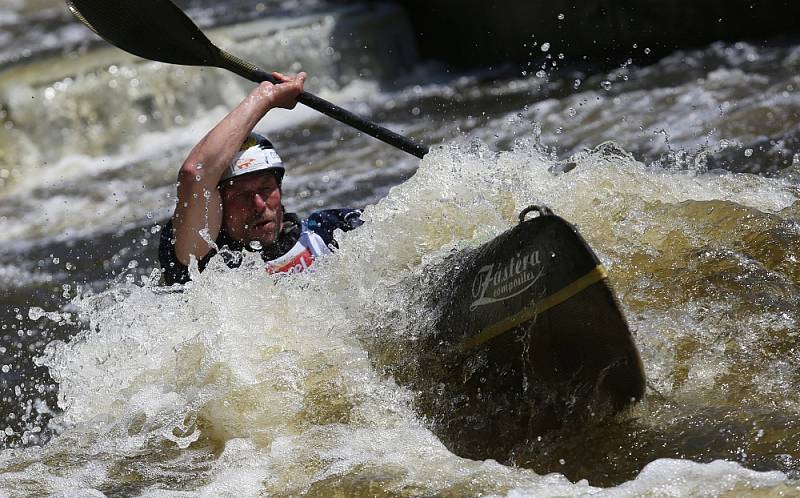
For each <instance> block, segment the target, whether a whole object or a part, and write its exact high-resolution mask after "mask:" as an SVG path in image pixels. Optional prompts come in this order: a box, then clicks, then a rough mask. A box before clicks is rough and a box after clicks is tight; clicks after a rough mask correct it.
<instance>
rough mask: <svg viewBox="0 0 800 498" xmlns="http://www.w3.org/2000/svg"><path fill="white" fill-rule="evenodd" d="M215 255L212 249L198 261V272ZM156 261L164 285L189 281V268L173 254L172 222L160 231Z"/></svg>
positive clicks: (173, 235) (173, 230) (173, 231)
mask: <svg viewBox="0 0 800 498" xmlns="http://www.w3.org/2000/svg"><path fill="white" fill-rule="evenodd" d="M216 253H217V251H215V250H213V249H212V250H211V251H209V252H208V254H206V256H205V257H204V258H203V259H201V260H200V261H199V263H198V265H197V266H198V268H200V271H203V270H204V269H205V268H206V265H207V264H208V262H209V260H210V259H211V258H212V257H213V256H214V255H215V254H216ZM158 261H159V263H161V269H162V270H163V273H164V283H165V284H167V285H172V284H185V283H186V282H188V281H189V280H191V278H190V277H189V267H188V266H186V265H185V264H183V263H181V262H180V261H179V260H178V255H177V254H175V229H174V228H173V227H172V220H169V222H167V224H166V225H164V228H162V229H161V236H160V239H159V243H158Z"/></svg>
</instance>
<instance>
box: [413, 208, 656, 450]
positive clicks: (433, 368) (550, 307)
mask: <svg viewBox="0 0 800 498" xmlns="http://www.w3.org/2000/svg"><path fill="white" fill-rule="evenodd" d="M532 213H536V214H538V216H535V217H533V218H530V219H526V216H527V215H529V214H532ZM443 266H444V267H446V268H447V269H446V270H444V271H442V272H440V273H439V276H438V277H436V278H438V279H440V280H441V281H440V282H439V284H438V285H435V286H433V287H434V288H437V289H439V290H438V291H435V292H433V293H432V294H431V295H429V296H427V299H428V300H429V302H430V303H431V308H432V309H433V313H434V315H433V316H434V318H433V323H434V324H435V325H434V327H433V332H432V333H431V334H430V335H429V336H427V337H426V338H425V339H422V340H421V341H420V342H419V344H418V349H417V351H416V353H417V354H415V355H414V356H415V357H416V360H415V361H414V365H413V369H412V370H413V375H412V376H410V377H408V380H409V381H410V384H411V387H412V388H413V390H414V391H415V392H416V393H417V399H416V406H417V408H418V410H419V411H421V412H422V414H423V415H424V416H425V417H426V419H427V420H429V421H430V423H431V425H432V428H433V430H434V432H435V433H436V434H437V435H438V436H439V437H440V438H441V439H442V441H443V442H444V443H445V445H447V446H448V448H449V449H450V450H451V451H454V452H455V453H456V454H458V455H460V456H463V457H467V458H475V459H485V458H495V459H503V458H504V457H506V456H507V454H506V453H507V452H508V451H509V450H510V449H511V448H512V447H515V446H517V445H519V444H520V442H525V441H529V440H530V441H532V440H535V438H536V437H538V436H540V435H541V434H543V433H544V432H546V431H549V430H552V429H557V428H560V427H563V426H564V425H565V424H568V423H573V422H575V423H581V424H585V423H587V422H591V421H601V420H604V419H607V418H608V417H611V416H614V415H615V414H617V413H618V412H620V411H621V410H624V409H626V408H627V407H629V406H631V405H632V404H634V403H635V402H637V401H639V400H640V399H641V398H642V396H643V395H644V389H645V376H644V371H643V368H642V362H641V359H640V357H639V353H638V351H637V349H636V345H635V343H634V340H633V337H632V334H631V332H630V329H629V327H628V324H627V322H626V320H625V317H624V315H623V313H622V312H621V310H620V307H619V304H618V302H617V300H616V297H615V295H614V293H613V291H612V289H611V287H610V285H609V282H608V278H607V273H606V270H605V269H604V267H603V265H602V264H601V263H600V261H599V260H598V258H597V256H596V255H595V254H594V252H592V250H591V249H590V248H589V246H588V245H587V244H586V242H585V241H584V240H583V238H582V237H581V236H580V235H579V234H578V231H577V230H576V229H575V227H573V226H572V225H570V224H569V223H568V222H566V221H565V220H564V219H562V218H560V217H559V216H556V215H555V214H553V213H552V212H551V211H550V210H549V209H547V208H545V207H539V206H532V207H530V208H528V209H526V210H524V211H523V212H522V213H521V214H520V223H519V224H518V225H516V226H515V227H514V228H512V229H510V230H508V231H507V232H505V233H503V234H501V235H499V236H498V237H496V238H495V239H493V240H491V241H490V242H488V243H486V244H484V245H482V246H480V247H478V248H477V249H474V250H471V251H468V252H462V253H458V254H456V255H454V256H452V257H450V258H448V259H447V260H446V261H445V262H444V265H443ZM434 273H435V272H434ZM407 372H408V371H407Z"/></svg>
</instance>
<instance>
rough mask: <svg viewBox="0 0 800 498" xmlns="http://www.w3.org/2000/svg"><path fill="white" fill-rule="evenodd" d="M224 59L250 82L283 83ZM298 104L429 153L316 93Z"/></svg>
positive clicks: (230, 58) (410, 150)
mask: <svg viewBox="0 0 800 498" xmlns="http://www.w3.org/2000/svg"><path fill="white" fill-rule="evenodd" d="M221 55H222V57H221V60H220V62H221V63H220V64H219V66H220V67H222V68H223V69H227V70H229V71H232V72H234V73H236V74H238V75H239V76H242V77H244V78H247V79H248V80H250V81H253V82H255V83H261V82H262V81H269V82H270V83H274V84H278V83H280V82H279V81H278V80H277V79H275V77H274V76H272V75H271V74H269V73H267V72H265V71H262V70H261V69H258V68H256V67H254V66H252V65H251V64H249V63H246V62H244V61H242V60H241V59H238V58H237V57H235V56H232V55H230V54H228V53H225V52H222V51H221ZM297 101H298V102H300V103H301V104H303V105H306V106H308V107H310V108H312V109H314V110H315V111H319V112H321V113H322V114H325V115H326V116H329V117H331V118H333V119H335V120H337V121H340V122H342V123H344V124H346V125H349V126H352V127H353V128H355V129H357V130H359V131H362V132H364V133H366V134H367V135H370V136H372V137H375V138H377V139H378V140H381V141H383V142H386V143H387V144H389V145H392V146H394V147H397V148H398V149H400V150H402V151H404V152H408V153H409V154H413V155H415V156H417V157H418V158H420V159H422V158H423V157H424V156H425V154H427V153H428V147H427V146H425V145H422V144H419V143H416V142H414V141H413V140H411V139H409V138H407V137H404V136H403V135H400V134H398V133H395V132H393V131H392V130H389V129H388V128H384V127H383V126H380V125H378V124H375V123H373V122H371V121H367V120H366V119H364V118H362V117H361V116H358V115H356V114H353V113H352V112H350V111H348V110H347V109H342V108H341V107H339V106H338V105H336V104H333V103H331V102H328V101H327V100H325V99H322V98H320V97H317V96H316V95H314V94H313V93H309V92H303V93H301V94H300V95H298V96H297Z"/></svg>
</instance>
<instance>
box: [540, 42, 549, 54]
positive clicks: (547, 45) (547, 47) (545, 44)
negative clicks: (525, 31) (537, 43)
mask: <svg viewBox="0 0 800 498" xmlns="http://www.w3.org/2000/svg"><path fill="white" fill-rule="evenodd" d="M540 48H541V50H542V52H547V51H548V50H550V42H544V43H542V46H541V47H540Z"/></svg>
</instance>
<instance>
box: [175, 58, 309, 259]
mask: <svg viewBox="0 0 800 498" xmlns="http://www.w3.org/2000/svg"><path fill="white" fill-rule="evenodd" d="M273 75H274V76H275V77H276V78H278V79H279V80H281V81H282V82H281V83H279V84H278V85H273V84H271V83H269V82H264V83H261V84H260V85H259V86H258V87H256V88H255V89H254V90H253V91H252V92H250V95H248V96H247V97H246V98H245V99H244V100H243V101H242V102H241V103H240V104H239V105H238V106H237V107H236V108H235V109H233V110H232V111H231V112H230V113H229V114H228V115H227V116H225V118H223V119H222V121H220V122H219V123H218V124H217V125H216V126H215V127H214V128H213V129H212V130H211V131H210V132H208V134H207V135H206V136H205V137H203V139H202V140H200V142H199V143H198V144H197V145H195V147H194V148H193V149H192V151H191V152H190V153H189V156H188V157H187V158H186V161H185V162H184V163H183V166H181V169H180V172H179V173H178V203H177V205H176V206H175V214H174V215H173V217H172V222H173V226H174V229H175V254H176V256H177V258H178V261H180V262H181V263H183V264H184V265H188V264H189V261H190V257H191V256H194V257H195V258H197V259H198V260H200V259H202V258H203V257H204V256H205V255H206V254H208V252H209V251H210V250H211V247H212V246H211V243H212V242H213V241H214V240H216V239H217V236H218V235H219V232H220V228H221V226H222V216H223V213H222V200H221V198H220V193H219V190H218V189H217V184H218V183H219V180H220V178H221V177H222V175H223V173H224V172H225V169H226V168H227V167H228V166H229V165H230V162H231V160H232V159H233V157H234V155H235V154H236V152H237V151H238V150H239V147H241V145H242V143H243V142H244V140H245V138H247V136H248V134H249V133H250V132H251V131H252V130H253V128H254V127H255V126H256V124H258V122H259V121H260V120H261V118H263V117H264V115H265V114H266V113H267V112H268V111H269V110H270V109H274V108H276V107H281V108H285V109H292V108H294V106H295V105H296V104H297V96H298V95H299V94H300V93H301V92H302V91H303V84H304V82H305V78H306V75H305V73H300V74H298V75H297V77H296V78H289V77H287V76H284V75H282V74H280V73H273Z"/></svg>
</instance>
